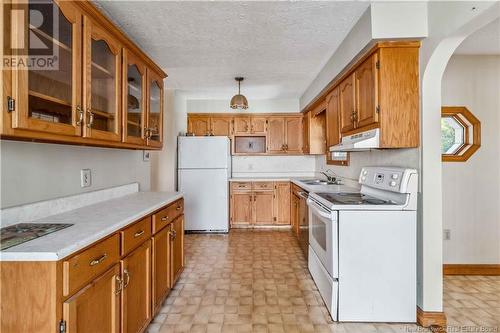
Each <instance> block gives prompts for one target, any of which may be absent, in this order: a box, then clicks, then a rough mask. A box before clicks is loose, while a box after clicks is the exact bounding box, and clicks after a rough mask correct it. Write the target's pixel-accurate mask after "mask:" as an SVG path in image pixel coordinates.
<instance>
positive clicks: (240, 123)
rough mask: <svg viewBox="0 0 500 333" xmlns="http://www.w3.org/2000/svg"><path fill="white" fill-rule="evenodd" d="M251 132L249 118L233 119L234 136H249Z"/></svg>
mask: <svg viewBox="0 0 500 333" xmlns="http://www.w3.org/2000/svg"><path fill="white" fill-rule="evenodd" d="M250 131H251V122H250V117H240V116H238V117H234V135H244V134H249V133H250Z"/></svg>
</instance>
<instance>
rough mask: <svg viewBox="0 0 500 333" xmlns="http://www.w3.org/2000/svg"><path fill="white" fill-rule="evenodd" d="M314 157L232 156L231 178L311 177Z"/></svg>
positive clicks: (313, 168) (314, 163) (314, 162)
mask: <svg viewBox="0 0 500 333" xmlns="http://www.w3.org/2000/svg"><path fill="white" fill-rule="evenodd" d="M315 168H316V157H315V156H233V177H313V176H314V175H315V173H314V171H315Z"/></svg>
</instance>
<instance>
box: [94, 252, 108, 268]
mask: <svg viewBox="0 0 500 333" xmlns="http://www.w3.org/2000/svg"><path fill="white" fill-rule="evenodd" d="M107 257H108V254H107V253H104V254H103V255H102V256H100V257H99V258H96V259H94V260H92V261H91V262H90V264H89V265H90V266H95V265H98V264H100V263H101V262H103V261H104V259H106V258H107Z"/></svg>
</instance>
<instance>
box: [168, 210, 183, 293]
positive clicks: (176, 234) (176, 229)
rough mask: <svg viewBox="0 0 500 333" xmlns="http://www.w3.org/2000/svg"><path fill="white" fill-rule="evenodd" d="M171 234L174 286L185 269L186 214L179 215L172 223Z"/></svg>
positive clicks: (171, 277)
mask: <svg viewBox="0 0 500 333" xmlns="http://www.w3.org/2000/svg"><path fill="white" fill-rule="evenodd" d="M170 235H171V243H170V244H171V245H170V248H171V252H170V253H171V267H172V270H171V273H172V274H171V276H170V281H171V286H173V285H174V284H175V283H176V282H177V280H178V279H179V276H180V275H181V273H182V270H183V269H184V215H181V216H179V217H178V218H176V219H175V220H174V221H173V222H172V223H171V224H170Z"/></svg>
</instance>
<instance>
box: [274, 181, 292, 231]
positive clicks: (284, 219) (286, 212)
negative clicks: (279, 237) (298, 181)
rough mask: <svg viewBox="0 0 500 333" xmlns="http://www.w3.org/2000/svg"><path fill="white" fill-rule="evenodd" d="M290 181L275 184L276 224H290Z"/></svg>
mask: <svg viewBox="0 0 500 333" xmlns="http://www.w3.org/2000/svg"><path fill="white" fill-rule="evenodd" d="M290 193H291V192H290V182H276V183H275V185H274V197H275V217H276V224H290Z"/></svg>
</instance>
